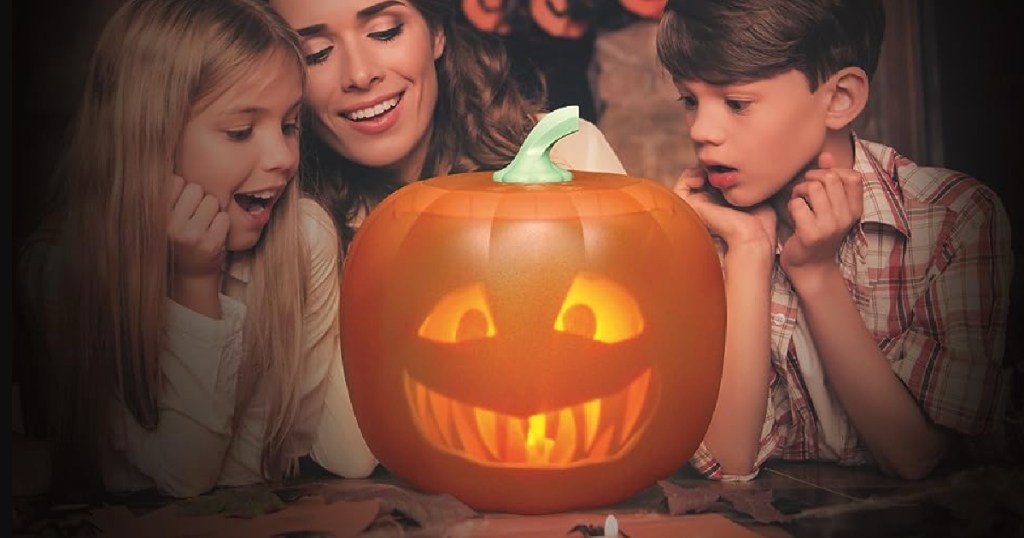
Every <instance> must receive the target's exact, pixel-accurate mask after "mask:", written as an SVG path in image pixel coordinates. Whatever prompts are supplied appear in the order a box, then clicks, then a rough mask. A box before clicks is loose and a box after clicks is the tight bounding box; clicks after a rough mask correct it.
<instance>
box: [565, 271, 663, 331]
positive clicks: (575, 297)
mask: <svg viewBox="0 0 1024 538" xmlns="http://www.w3.org/2000/svg"><path fill="white" fill-rule="evenodd" d="M555 330H556V331H561V332H567V333H570V334H575V335H577V336H582V337H585V338H592V339H594V340H596V341H598V342H604V343H605V344H614V343H616V342H621V341H623V340H627V339H629V338H633V337H634V336H637V335H639V334H640V333H642V332H644V317H643V314H641V313H640V305H638V304H637V302H636V299H634V298H633V295H632V294H630V293H629V291H628V290H626V288H624V287H623V286H622V285H620V284H618V283H616V282H613V281H611V280H609V279H607V278H604V277H601V276H598V275H594V274H591V273H580V274H579V275H577V276H576V279H575V280H573V283H572V286H570V287H569V292H568V293H567V294H566V296H565V301H564V302H563V303H562V308H561V309H560V310H559V312H558V317H556V318H555Z"/></svg>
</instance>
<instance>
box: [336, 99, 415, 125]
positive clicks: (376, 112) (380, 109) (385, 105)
mask: <svg viewBox="0 0 1024 538" xmlns="http://www.w3.org/2000/svg"><path fill="white" fill-rule="evenodd" d="M401 99H402V97H401V96H397V97H393V98H391V99H388V100H387V101H384V102H381V103H377V104H376V105H374V106H371V107H368V108H364V109H361V110H356V111H355V112H345V113H342V116H345V117H346V118H348V119H350V120H352V121H364V120H369V119H373V118H375V117H377V116H380V115H381V114H383V113H385V112H387V111H389V110H391V109H392V108H395V106H397V105H398V102H399V101H400V100H401Z"/></svg>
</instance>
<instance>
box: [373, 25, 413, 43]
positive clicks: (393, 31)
mask: <svg viewBox="0 0 1024 538" xmlns="http://www.w3.org/2000/svg"><path fill="white" fill-rule="evenodd" d="M403 26H405V25H404V24H399V25H397V26H395V27H393V28H388V29H387V30H381V31H380V32H370V33H369V34H368V35H369V36H370V37H371V38H373V39H376V40H377V41H391V40H392V39H394V38H396V37H398V36H399V35H400V34H401V33H402V27H403Z"/></svg>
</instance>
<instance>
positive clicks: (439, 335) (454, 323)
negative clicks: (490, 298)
mask: <svg viewBox="0 0 1024 538" xmlns="http://www.w3.org/2000/svg"><path fill="white" fill-rule="evenodd" d="M417 334H418V335H419V336H420V338H426V339H428V340H433V341H435V342H444V343H455V342H462V341H465V340H473V339H476V338H490V337H492V336H494V334H495V330H494V319H492V317H491V307H490V306H489V305H488V304H487V296H486V295H485V292H484V287H483V285H482V284H479V283H478V284H471V285H469V286H463V287H461V288H459V289H457V290H455V291H453V292H451V293H448V294H446V295H445V296H444V297H442V298H441V300H440V301H438V303H437V305H436V306H434V308H433V309H432V310H431V311H430V314H428V315H427V317H426V319H424V320H423V323H421V324H420V328H419V331H417Z"/></svg>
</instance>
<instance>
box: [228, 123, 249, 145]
mask: <svg viewBox="0 0 1024 538" xmlns="http://www.w3.org/2000/svg"><path fill="white" fill-rule="evenodd" d="M227 134H228V138H229V139H231V140H233V141H235V142H243V141H245V140H248V139H249V137H251V136H252V126H251V125H250V126H248V127H246V128H245V129H232V130H229V131H227Z"/></svg>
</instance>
